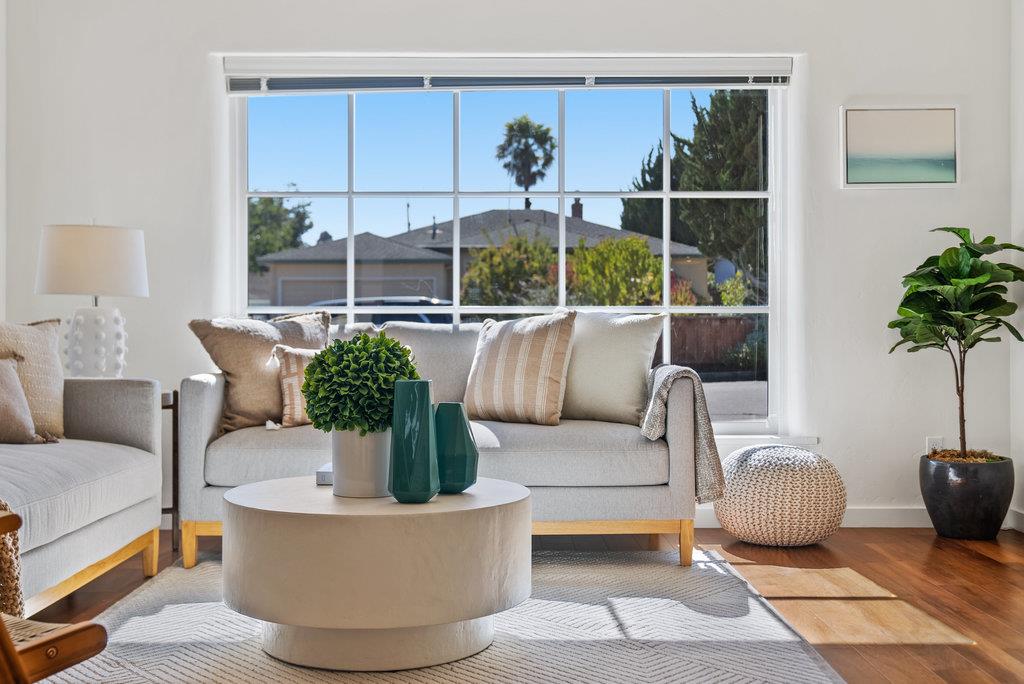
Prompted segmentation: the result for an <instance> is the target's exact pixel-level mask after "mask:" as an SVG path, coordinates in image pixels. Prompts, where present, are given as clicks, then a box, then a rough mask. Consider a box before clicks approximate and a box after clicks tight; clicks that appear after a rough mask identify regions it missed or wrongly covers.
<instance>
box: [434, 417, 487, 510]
mask: <svg viewBox="0 0 1024 684" xmlns="http://www.w3.org/2000/svg"><path fill="white" fill-rule="evenodd" d="M434 423H435V424H436V426H437V469H438V472H439V473H440V474H441V492H442V493H443V494H458V493H459V492H464V491H465V490H467V489H469V488H470V487H472V486H473V485H474V484H476V463H477V457H478V456H479V455H480V452H479V451H478V450H477V448H476V440H475V439H473V431H472V430H471V429H470V428H469V418H468V417H467V416H466V407H465V406H463V405H462V402H458V401H442V402H441V403H439V404H438V405H437V408H436V409H434Z"/></svg>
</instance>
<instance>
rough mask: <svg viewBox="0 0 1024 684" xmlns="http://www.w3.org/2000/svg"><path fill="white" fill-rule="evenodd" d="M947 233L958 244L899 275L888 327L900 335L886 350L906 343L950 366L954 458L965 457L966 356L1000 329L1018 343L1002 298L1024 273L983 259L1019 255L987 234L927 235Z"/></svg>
mask: <svg viewBox="0 0 1024 684" xmlns="http://www.w3.org/2000/svg"><path fill="white" fill-rule="evenodd" d="M936 231H941V232H946V233H952V234H953V235H954V236H956V237H957V238H958V239H959V241H960V244H959V245H957V246H955V247H950V248H949V249H946V250H945V251H943V252H942V254H939V255H937V256H930V257H928V258H927V259H925V261H924V263H922V264H921V265H920V266H918V268H917V269H916V270H915V271H912V272H911V273H908V274H907V275H905V276H904V277H903V287H905V288H906V291H905V292H904V293H903V299H902V300H901V301H900V305H899V308H898V309H897V310H896V314H897V315H898V316H899V318H897V319H896V320H894V321H890V322H889V327H890V328H894V329H896V330H898V331H899V333H900V341H899V342H897V343H896V344H894V345H893V346H892V349H890V350H889V353H890V354H891V353H892V352H894V351H895V350H896V349H898V348H899V347H902V346H904V345H910V346H909V348H908V349H907V351H911V352H917V351H921V350H922V349H938V350H940V351H944V352H946V353H947V354H949V358H950V360H951V361H952V363H953V375H954V380H955V386H956V396H957V404H958V409H959V418H960V458H967V457H968V454H967V430H966V427H967V424H966V421H965V419H964V382H965V378H966V375H965V368H966V362H967V352H969V351H970V350H971V349H973V348H974V347H976V346H977V345H978V344H980V343H981V342H999V341H1000V339H1001V338H1000V337H998V336H997V333H998V332H999V330H1000V328H1005V329H1006V330H1007V331H1008V332H1009V333H1010V334H1011V335H1013V336H1014V337H1015V338H1017V340H1018V341H1024V338H1022V337H1021V334H1020V333H1019V332H1018V331H1017V329H1016V328H1015V327H1013V325H1011V324H1010V322H1009V321H1008V320H1007V317H1009V316H1011V315H1012V314H1013V313H1014V312H1015V311H1016V310H1017V305H1016V304H1014V303H1013V302H1011V301H1009V300H1007V299H1006V297H1005V295H1006V294H1007V287H1006V286H1007V284H1008V283H1013V282H1018V281H1022V280H1024V270H1022V269H1021V268H1020V267H1018V266H1015V265H1013V264H1009V263H1002V262H998V263H997V262H994V261H988V260H987V259H986V257H988V256H989V255H992V254H995V253H997V252H1001V251H1003V250H1017V251H1021V252H1024V248H1021V247H1018V246H1017V245H1014V244H1010V243H1008V242H996V239H995V238H994V237H992V236H991V235H990V236H988V237H986V238H985V239H983V240H981V241H976V240H975V239H974V235H973V234H972V233H971V230H970V229H969V228H957V227H948V226H947V227H942V228H935V229H933V230H932V232H936Z"/></svg>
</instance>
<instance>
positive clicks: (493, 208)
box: [459, 197, 558, 306]
mask: <svg viewBox="0 0 1024 684" xmlns="http://www.w3.org/2000/svg"><path fill="white" fill-rule="evenodd" d="M527 202H529V204H530V208H529V209H527V208H525V205H526V203H527ZM459 209H460V215H461V220H460V224H461V226H460V234H461V246H462V250H461V255H460V256H461V261H462V264H461V270H462V274H461V278H462V295H461V301H462V304H463V305H466V306H530V305H534V306H553V305H555V304H557V303H558V200H555V199H549V198H539V199H538V198H533V199H529V200H524V199H522V198H518V197H516V198H507V197H506V198H477V197H473V198H463V199H462V200H461V201H460V204H459Z"/></svg>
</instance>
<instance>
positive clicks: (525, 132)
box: [495, 114, 558, 209]
mask: <svg viewBox="0 0 1024 684" xmlns="http://www.w3.org/2000/svg"><path fill="white" fill-rule="evenodd" d="M556 147H558V141H557V140H556V139H555V137H554V136H553V135H551V127H550V126H545V125H544V124H539V123H537V122H536V121H534V120H533V119H531V118H530V117H529V116H527V115H526V114H523V115H522V116H517V117H516V118H514V119H512V120H511V121H509V122H508V123H507V124H505V139H504V140H503V141H502V142H501V144H500V145H498V149H497V152H496V153H495V157H496V158H497V159H499V160H504V163H503V164H502V167H503V168H504V169H505V170H506V171H508V175H510V176H511V177H512V180H514V181H515V184H516V185H518V186H519V187H521V188H522V189H523V191H524V192H529V190H530V188H531V187H532V186H534V185H536V184H537V183H538V182H540V181H542V180H544V176H545V175H547V170H548V167H550V166H551V164H552V163H553V162H554V161H555V148H556ZM526 208H527V209H529V208H530V198H529V197H527V198H526Z"/></svg>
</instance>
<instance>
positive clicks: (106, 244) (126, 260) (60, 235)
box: [36, 225, 149, 297]
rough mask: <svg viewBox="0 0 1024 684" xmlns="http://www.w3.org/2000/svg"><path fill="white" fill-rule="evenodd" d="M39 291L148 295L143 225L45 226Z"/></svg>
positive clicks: (40, 251)
mask: <svg viewBox="0 0 1024 684" xmlns="http://www.w3.org/2000/svg"><path fill="white" fill-rule="evenodd" d="M36 294H82V295H93V296H104V297H112V296H113V297H148V296H149V276H148V273H147V271H146V241H145V237H144V236H143V233H142V231H141V230H139V229H137V228H117V227H114V226H79V225H60V226H43V232H42V235H41V236H40V239H39V268H38V270H37V271H36Z"/></svg>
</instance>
